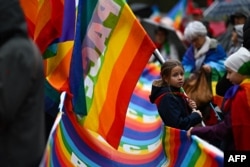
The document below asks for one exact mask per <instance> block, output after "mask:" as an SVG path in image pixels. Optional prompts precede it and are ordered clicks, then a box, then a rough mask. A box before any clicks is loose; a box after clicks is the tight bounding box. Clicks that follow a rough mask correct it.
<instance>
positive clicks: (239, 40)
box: [216, 24, 244, 98]
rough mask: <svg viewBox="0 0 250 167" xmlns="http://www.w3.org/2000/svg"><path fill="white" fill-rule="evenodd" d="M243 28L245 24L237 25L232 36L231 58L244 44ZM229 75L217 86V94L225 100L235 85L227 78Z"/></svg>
mask: <svg viewBox="0 0 250 167" xmlns="http://www.w3.org/2000/svg"><path fill="white" fill-rule="evenodd" d="M243 26H244V24H239V25H235V26H234V29H233V31H232V36H231V48H230V49H229V51H228V53H227V55H228V56H230V55H231V54H233V53H234V52H236V51H237V50H238V49H239V48H240V47H241V46H242V44H243ZM226 76H227V73H225V74H224V76H223V77H222V78H221V79H220V80H219V81H218V83H217V84H216V94H217V95H219V96H221V98H223V96H224V94H225V93H226V91H227V89H228V88H230V87H231V86H232V85H233V84H232V83H231V82H230V81H229V80H228V79H227V78H226Z"/></svg>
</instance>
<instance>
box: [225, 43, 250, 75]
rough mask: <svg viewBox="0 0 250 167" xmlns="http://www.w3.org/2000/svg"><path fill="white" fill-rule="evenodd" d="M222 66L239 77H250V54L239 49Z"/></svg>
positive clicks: (244, 49) (245, 50)
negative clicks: (239, 75)
mask: <svg viewBox="0 0 250 167" xmlns="http://www.w3.org/2000/svg"><path fill="white" fill-rule="evenodd" d="M224 65H225V66H226V67H227V68H230V69H231V70H233V71H234V72H237V73H239V74H241V75H250V52H249V51H248V50H247V49H246V48H244V47H241V48H240V49H239V50H238V51H236V52H235V53H233V54H232V55H231V56H229V57H228V58H227V59H226V61H225V62H224Z"/></svg>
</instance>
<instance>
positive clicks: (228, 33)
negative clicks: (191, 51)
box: [127, 0, 250, 60]
mask: <svg viewBox="0 0 250 167" xmlns="http://www.w3.org/2000/svg"><path fill="white" fill-rule="evenodd" d="M127 2H128V4H129V5H130V7H131V9H132V11H133V12H134V14H135V15H136V16H137V17H138V19H140V20H141V22H142V25H143V26H144V28H145V30H146V31H147V32H148V34H149V35H150V36H151V38H152V39H153V41H155V42H156V44H157V46H159V47H160V44H159V43H158V42H157V40H158V39H157V37H156V32H155V31H156V27H157V25H158V26H159V25H160V26H161V27H164V29H165V34H168V35H167V37H166V38H167V40H166V41H168V43H169V46H168V47H165V50H167V51H166V52H172V53H173V54H175V55H176V53H178V56H177V57H178V59H180V60H181V59H182V56H183V54H184V53H185V50H186V48H187V47H188V46H189V43H188V42H187V41H186V40H185V38H184V35H183V34H184V29H185V27H186V26H187V24H188V23H189V22H190V21H193V20H198V21H201V22H203V23H204V25H205V26H206V28H207V31H208V36H209V37H212V38H215V39H217V40H218V41H219V43H220V44H221V45H222V46H223V47H224V49H225V51H226V52H227V53H228V54H231V53H232V52H234V51H235V49H237V48H238V47H239V44H240V43H241V42H242V40H243V36H242V27H241V26H238V25H243V24H244V23H245V20H246V18H247V17H248V16H250V14H249V13H250V12H249V11H250V10H249V9H250V1H249V0H205V1H200V0H171V1H162V0H127ZM240 27H241V28H240ZM176 37H177V38H176ZM176 48H178V49H176ZM173 50H177V51H173ZM169 54H170V53H169Z"/></svg>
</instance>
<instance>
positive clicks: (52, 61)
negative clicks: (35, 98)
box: [43, 0, 76, 116]
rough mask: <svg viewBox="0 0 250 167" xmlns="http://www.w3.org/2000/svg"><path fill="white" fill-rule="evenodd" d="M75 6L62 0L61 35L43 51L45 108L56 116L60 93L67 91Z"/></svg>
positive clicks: (73, 37) (71, 1)
mask: <svg viewBox="0 0 250 167" xmlns="http://www.w3.org/2000/svg"><path fill="white" fill-rule="evenodd" d="M75 19H76V7H75V1H74V0H65V1H64V18H63V24H62V27H61V29H62V30H61V31H62V35H61V36H60V37H59V38H57V39H55V40H54V41H53V42H52V43H51V44H50V45H49V47H48V48H47V49H46V51H45V52H44V55H43V57H44V70H45V75H46V83H45V88H46V89H45V96H46V98H45V107H46V108H45V109H46V112H48V113H50V114H51V115H54V116H56V115H57V112H58V104H59V101H60V94H61V92H63V91H67V92H69V80H68V77H69V71H70V62H71V57H72V53H73V46H74V39H75Z"/></svg>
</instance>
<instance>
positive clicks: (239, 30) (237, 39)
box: [227, 24, 244, 56]
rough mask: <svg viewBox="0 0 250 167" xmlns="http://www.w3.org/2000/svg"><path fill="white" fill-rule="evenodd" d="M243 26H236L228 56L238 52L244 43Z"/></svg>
mask: <svg viewBox="0 0 250 167" xmlns="http://www.w3.org/2000/svg"><path fill="white" fill-rule="evenodd" d="M243 26H244V24H238V25H235V26H234V28H233V31H232V34H231V44H230V48H229V51H228V52H227V55H228V56H230V55H231V54H233V53H234V52H236V51H237V50H238V49H239V48H240V47H241V46H242V43H243Z"/></svg>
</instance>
